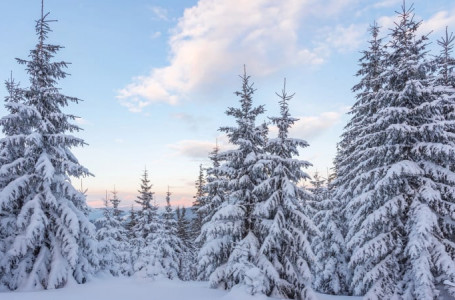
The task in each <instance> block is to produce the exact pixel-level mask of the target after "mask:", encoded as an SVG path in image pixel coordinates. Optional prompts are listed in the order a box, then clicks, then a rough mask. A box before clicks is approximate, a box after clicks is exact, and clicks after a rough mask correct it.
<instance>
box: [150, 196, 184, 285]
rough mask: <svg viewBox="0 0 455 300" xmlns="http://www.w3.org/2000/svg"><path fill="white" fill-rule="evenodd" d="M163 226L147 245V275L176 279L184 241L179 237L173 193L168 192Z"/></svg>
mask: <svg viewBox="0 0 455 300" xmlns="http://www.w3.org/2000/svg"><path fill="white" fill-rule="evenodd" d="M161 221H162V226H161V227H160V228H159V229H158V231H157V233H156V234H155V235H154V238H153V240H151V242H150V244H149V245H148V246H147V249H146V253H147V256H148V264H147V266H146V275H147V276H148V277H152V278H157V277H164V278H168V279H175V278H178V277H179V274H180V260H181V258H182V254H183V253H184V250H185V249H184V248H185V247H184V244H183V241H182V240H181V239H180V238H179V237H178V233H177V222H176V220H175V219H174V211H173V209H172V207H171V193H170V192H169V188H168V191H167V193H166V207H165V210H164V213H163V214H162V220H161Z"/></svg>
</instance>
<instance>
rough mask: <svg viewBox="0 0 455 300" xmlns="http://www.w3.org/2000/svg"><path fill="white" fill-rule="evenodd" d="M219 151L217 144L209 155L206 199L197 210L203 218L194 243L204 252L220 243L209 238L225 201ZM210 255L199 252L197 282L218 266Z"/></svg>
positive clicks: (214, 258) (215, 257)
mask: <svg viewBox="0 0 455 300" xmlns="http://www.w3.org/2000/svg"><path fill="white" fill-rule="evenodd" d="M219 151H220V148H219V147H218V144H217V145H216V146H215V148H214V149H213V151H212V152H211V153H210V154H209V158H210V160H211V161H212V167H210V168H209V169H208V170H207V183H206V185H205V186H204V189H205V192H206V199H205V200H204V205H202V206H201V207H200V208H199V210H200V212H201V215H203V216H205V217H204V219H203V220H202V227H201V234H200V235H199V237H198V238H197V240H196V242H197V243H199V244H200V245H205V247H206V250H209V247H212V246H211V245H210V244H213V245H217V244H219V243H220V241H219V240H217V239H215V240H213V241H212V238H213V237H212V236H210V235H211V232H213V227H212V225H211V220H212V217H213V216H214V214H215V212H216V211H218V209H219V208H220V206H221V205H222V203H224V202H225V199H226V188H227V180H226V176H225V175H222V173H223V170H222V167H221V158H220V152H219ZM207 237H209V239H207ZM212 254H213V253H212V251H211V250H210V251H200V252H199V254H198V263H197V278H198V280H208V279H209V277H210V275H211V274H212V273H213V271H214V270H215V268H216V267H217V266H218V265H219V263H220V258H219V257H217V256H215V255H212Z"/></svg>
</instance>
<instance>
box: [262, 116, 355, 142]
mask: <svg viewBox="0 0 455 300" xmlns="http://www.w3.org/2000/svg"><path fill="white" fill-rule="evenodd" d="M345 110H346V109H345V108H343V109H342V110H340V111H328V112H323V113H321V114H319V115H318V116H306V117H297V118H298V119H299V120H298V121H297V122H296V123H294V126H292V127H291V129H290V130H289V134H290V135H291V136H292V137H295V138H300V139H304V140H310V139H313V138H315V137H317V136H320V135H321V134H323V133H324V132H325V131H327V130H329V129H330V128H332V127H333V126H334V125H336V124H337V123H338V122H340V121H341V117H342V116H343V115H344V113H345ZM277 132H278V129H277V128H276V127H275V126H272V127H271V128H270V134H269V135H270V136H271V137H274V136H276V135H277Z"/></svg>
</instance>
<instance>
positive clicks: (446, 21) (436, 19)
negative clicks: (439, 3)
mask: <svg viewBox="0 0 455 300" xmlns="http://www.w3.org/2000/svg"><path fill="white" fill-rule="evenodd" d="M446 26H448V27H449V30H450V28H454V27H455V10H454V11H452V12H448V11H447V10H443V11H439V12H437V13H435V14H434V15H433V16H431V17H430V18H429V19H428V20H425V21H423V22H422V25H420V28H419V33H421V34H428V33H430V32H431V31H433V32H434V33H436V32H441V31H443V30H445V28H446Z"/></svg>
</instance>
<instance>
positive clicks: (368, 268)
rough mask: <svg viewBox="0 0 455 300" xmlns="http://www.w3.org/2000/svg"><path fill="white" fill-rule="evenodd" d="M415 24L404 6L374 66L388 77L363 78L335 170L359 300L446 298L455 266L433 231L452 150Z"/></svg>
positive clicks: (439, 221) (444, 202) (440, 215)
mask: <svg viewBox="0 0 455 300" xmlns="http://www.w3.org/2000/svg"><path fill="white" fill-rule="evenodd" d="M419 25H420V23H419V22H416V21H414V15H413V9H412V7H411V8H410V9H406V8H405V6H404V5H403V7H402V12H401V13H400V15H399V22H397V23H396V27H395V28H394V29H393V30H392V33H391V42H390V44H389V46H388V48H389V49H390V51H389V53H388V54H387V56H386V61H385V62H386V63H383V64H380V66H379V68H383V67H384V66H387V69H385V70H383V71H382V70H381V72H378V73H376V74H377V75H375V76H371V78H368V77H367V75H368V74H375V72H376V71H375V70H374V68H367V69H365V70H364V73H363V74H362V75H363V76H364V77H363V78H362V79H363V80H362V81H361V83H360V84H359V85H358V89H357V91H358V101H357V103H356V105H355V106H354V109H353V111H354V116H353V121H352V122H351V123H350V124H348V127H347V128H346V132H345V134H344V135H343V139H344V141H343V142H342V143H341V150H340V151H341V154H340V156H339V161H338V163H337V167H338V169H337V171H338V179H337V184H338V192H337V197H339V199H341V201H342V202H344V203H346V214H347V216H348V220H349V223H348V232H347V237H346V239H347V246H348V249H349V251H350V252H351V256H350V262H349V265H350V267H351V269H352V271H353V281H352V287H353V289H354V293H355V294H358V295H363V294H365V299H390V298H392V297H396V296H398V297H401V298H403V299H437V298H438V295H439V291H438V290H437V287H438V288H441V289H444V290H445V291H446V292H448V293H449V294H451V295H455V290H454V286H455V285H454V284H453V282H455V281H454V279H455V278H454V276H455V265H454V261H453V260H452V258H451V257H450V255H449V253H447V250H446V248H445V243H446V238H445V237H444V236H443V234H442V231H441V226H444V224H446V223H447V222H448V219H447V217H448V215H449V214H448V213H449V212H452V211H453V209H454V208H455V207H454V204H453V195H455V193H454V192H455V190H453V186H454V185H453V184H454V182H453V179H452V178H455V177H454V175H455V174H453V172H452V171H451V170H450V169H449V166H453V165H454V162H453V157H454V156H453V145H454V144H453V137H452V135H451V134H449V132H448V131H447V129H446V128H444V124H445V122H444V115H443V113H442V111H441V107H440V106H439V104H438V101H436V100H437V97H435V93H434V90H433V88H432V86H431V82H432V79H431V78H430V77H429V71H430V68H429V64H428V62H427V61H426V53H427V52H426V49H425V47H426V40H427V36H422V37H417V34H416V31H417V29H418V27H419ZM379 59H380V61H384V60H383V59H382V58H381V57H380V58H379ZM354 89H356V87H355V88H354ZM363 108H366V109H365V110H363ZM356 117H359V118H358V119H356ZM357 120H360V121H361V123H362V124H363V126H358V124H360V123H358V122H357Z"/></svg>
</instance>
